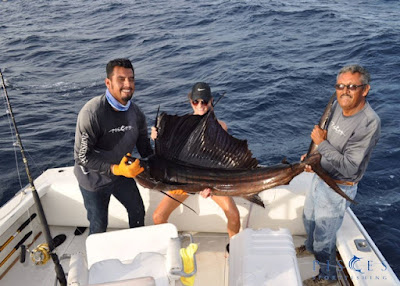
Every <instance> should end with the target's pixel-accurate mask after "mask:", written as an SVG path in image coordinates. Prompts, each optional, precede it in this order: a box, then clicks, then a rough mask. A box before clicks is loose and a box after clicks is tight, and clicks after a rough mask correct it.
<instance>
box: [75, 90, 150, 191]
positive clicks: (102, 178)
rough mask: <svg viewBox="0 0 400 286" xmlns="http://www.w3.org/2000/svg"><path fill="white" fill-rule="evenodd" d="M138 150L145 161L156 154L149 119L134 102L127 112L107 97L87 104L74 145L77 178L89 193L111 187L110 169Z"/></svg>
mask: <svg viewBox="0 0 400 286" xmlns="http://www.w3.org/2000/svg"><path fill="white" fill-rule="evenodd" d="M135 146H136V148H137V150H138V152H139V154H140V155H141V156H142V157H147V156H149V155H150V154H152V153H153V151H152V148H151V145H150V140H149V138H148V133H147V124H146V119H145V116H144V114H143V113H142V111H141V110H140V109H139V107H138V106H137V105H136V104H134V103H133V102H131V105H130V107H129V109H128V110H127V111H115V110H114V109H113V108H112V107H111V105H110V104H109V103H108V101H107V99H106V97H105V95H102V96H97V97H95V98H93V99H91V100H90V101H88V102H87V103H86V104H85V105H84V107H83V108H82V109H81V111H80V112H79V115H78V120H77V124H76V133H75V145H74V159H75V166H74V174H75V176H76V178H77V179H78V182H79V184H80V185H81V186H82V187H83V188H85V189H86V190H89V191H95V190H96V189H98V188H99V187H102V186H104V185H107V184H109V183H112V182H113V181H114V180H115V179H116V176H114V175H113V174H112V173H111V171H110V167H111V165H112V164H119V162H120V160H121V159H122V157H123V156H124V155H125V154H126V153H132V151H133V150H134V147H135Z"/></svg>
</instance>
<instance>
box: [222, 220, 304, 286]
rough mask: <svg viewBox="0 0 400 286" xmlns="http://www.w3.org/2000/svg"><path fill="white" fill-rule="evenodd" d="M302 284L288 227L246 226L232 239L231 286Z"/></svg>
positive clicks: (230, 260)
mask: <svg viewBox="0 0 400 286" xmlns="http://www.w3.org/2000/svg"><path fill="white" fill-rule="evenodd" d="M262 285H265V286H267V285H268V286H270V285H279V286H282V285H300V286H301V285H302V282H301V277H300V271H299V267H298V265H297V259H296V251H295V248H294V245H293V239H292V235H291V234H290V231H289V230H288V229H280V230H277V231H273V230H270V229H260V230H253V229H249V228H247V229H245V230H243V231H242V232H240V233H238V234H237V235H235V236H233V237H232V238H231V241H230V254H229V286H262Z"/></svg>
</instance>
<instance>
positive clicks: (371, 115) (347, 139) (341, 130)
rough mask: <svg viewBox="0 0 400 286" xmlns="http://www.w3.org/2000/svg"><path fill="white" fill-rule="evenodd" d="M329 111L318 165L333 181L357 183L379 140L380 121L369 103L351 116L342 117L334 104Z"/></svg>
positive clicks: (337, 106)
mask: <svg viewBox="0 0 400 286" xmlns="http://www.w3.org/2000/svg"><path fill="white" fill-rule="evenodd" d="M332 109H333V113H332V116H331V118H330V121H329V125H328V134H327V140H325V141H323V142H322V143H321V144H319V145H318V151H319V152H320V153H321V155H322V158H321V165H322V167H323V168H324V169H325V170H326V171H327V172H328V173H329V174H330V175H331V176H332V178H333V179H337V180H342V181H351V182H358V181H360V180H361V178H362V177H363V175H364V173H365V170H366V169H367V165H368V162H369V160H370V158H371V153H372V149H373V148H374V147H375V145H376V144H377V142H378V140H379V137H380V132H381V121H380V119H379V116H378V115H377V114H376V113H375V111H374V110H373V109H372V108H371V106H370V105H369V103H368V102H366V103H365V106H364V108H363V109H362V110H361V111H359V112H358V113H356V114H354V115H352V116H344V115H343V110H342V108H341V107H340V105H339V104H338V103H337V102H335V103H334V105H333V106H332Z"/></svg>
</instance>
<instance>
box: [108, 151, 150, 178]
mask: <svg viewBox="0 0 400 286" xmlns="http://www.w3.org/2000/svg"><path fill="white" fill-rule="evenodd" d="M126 156H131V154H129V153H128V154H126ZM126 156H124V157H123V158H122V159H121V162H120V163H119V165H113V166H112V173H113V174H114V175H116V176H124V177H127V178H134V177H136V176H137V175H139V174H140V173H141V172H143V171H144V168H143V167H141V166H140V161H139V159H136V160H135V161H134V162H133V163H132V164H128V160H129V159H128V158H127V157H126Z"/></svg>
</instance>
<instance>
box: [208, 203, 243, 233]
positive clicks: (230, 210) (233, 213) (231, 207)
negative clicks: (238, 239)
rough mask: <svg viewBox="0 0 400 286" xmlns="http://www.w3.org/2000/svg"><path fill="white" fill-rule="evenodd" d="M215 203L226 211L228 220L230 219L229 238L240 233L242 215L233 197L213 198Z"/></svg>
mask: <svg viewBox="0 0 400 286" xmlns="http://www.w3.org/2000/svg"><path fill="white" fill-rule="evenodd" d="M211 198H212V199H213V200H214V202H216V203H217V204H218V205H219V206H220V207H221V208H222V210H223V211H224V213H225V216H226V218H227V219H228V225H227V228H228V235H229V238H231V237H232V236H234V235H235V234H237V233H238V232H239V229H240V215H239V210H238V208H237V206H236V204H235V202H234V200H233V199H232V198H231V197H222V196H212V197H211Z"/></svg>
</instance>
